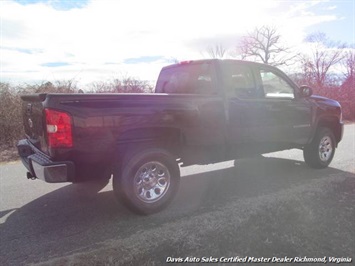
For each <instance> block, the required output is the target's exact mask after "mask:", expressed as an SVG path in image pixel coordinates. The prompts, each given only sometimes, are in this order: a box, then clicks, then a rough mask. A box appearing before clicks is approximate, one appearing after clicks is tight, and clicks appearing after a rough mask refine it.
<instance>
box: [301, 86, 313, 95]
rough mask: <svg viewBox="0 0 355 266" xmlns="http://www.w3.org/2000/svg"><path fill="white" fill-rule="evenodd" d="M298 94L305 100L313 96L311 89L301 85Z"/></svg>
mask: <svg viewBox="0 0 355 266" xmlns="http://www.w3.org/2000/svg"><path fill="white" fill-rule="evenodd" d="M300 93H301V97H302V98H307V97H309V96H311V95H312V94H313V90H312V88H310V87H308V86H306V85H303V86H301V87H300Z"/></svg>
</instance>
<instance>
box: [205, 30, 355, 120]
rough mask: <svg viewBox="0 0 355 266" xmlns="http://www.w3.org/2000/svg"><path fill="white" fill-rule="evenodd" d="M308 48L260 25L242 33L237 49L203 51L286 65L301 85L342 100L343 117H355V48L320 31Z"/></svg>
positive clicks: (212, 55) (307, 41)
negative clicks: (289, 42) (291, 43)
mask: <svg viewBox="0 0 355 266" xmlns="http://www.w3.org/2000/svg"><path fill="white" fill-rule="evenodd" d="M305 48H306V50H304V51H297V50H296V48H295V47H288V46H286V45H285V44H284V42H283V39H282V36H281V34H280V33H279V31H278V30H277V28H275V27H273V26H266V25H264V26H261V27H256V28H255V29H254V30H253V31H251V32H248V33H247V34H246V35H244V36H242V37H241V38H240V40H239V42H238V44H237V45H236V47H235V49H234V51H228V50H227V49H226V48H225V47H223V45H221V44H215V45H210V46H208V47H207V48H206V50H205V51H204V53H203V54H205V55H206V54H207V56H208V57H210V58H221V59H222V58H226V57H232V58H236V59H241V60H249V61H255V62H261V63H264V64H268V65H272V66H276V67H282V68H283V70H285V72H286V73H288V75H289V76H290V77H291V78H292V79H293V80H294V81H295V82H296V83H297V84H298V85H308V86H310V87H312V88H313V91H314V93H315V94H318V95H321V96H325V97H329V98H332V99H335V100H337V101H339V102H340V103H341V105H342V109H343V117H344V118H345V119H347V120H353V121H354V120H355V102H354V100H355V47H354V44H352V45H347V44H345V43H342V42H339V41H332V40H330V39H329V38H328V37H327V36H326V35H325V34H324V33H322V32H316V33H313V34H310V35H308V36H307V37H306V38H305Z"/></svg>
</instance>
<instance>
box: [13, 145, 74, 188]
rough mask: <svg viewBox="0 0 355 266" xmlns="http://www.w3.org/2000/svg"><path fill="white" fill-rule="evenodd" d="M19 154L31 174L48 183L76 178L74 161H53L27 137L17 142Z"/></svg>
mask: <svg viewBox="0 0 355 266" xmlns="http://www.w3.org/2000/svg"><path fill="white" fill-rule="evenodd" d="M17 150H18V154H19V155H20V157H21V160H22V163H23V164H24V166H25V167H26V168H27V170H28V172H29V173H30V175H31V176H32V177H34V178H38V179H41V180H43V181H46V182H48V183H60V182H69V181H72V180H73V179H74V175H75V166H74V163H73V162H70V161H63V162H53V161H51V160H50V158H49V156H48V155H46V154H44V153H43V152H41V151H40V150H38V149H37V148H36V147H35V146H34V145H32V144H31V142H30V141H28V140H27V139H22V140H20V141H19V142H18V144H17Z"/></svg>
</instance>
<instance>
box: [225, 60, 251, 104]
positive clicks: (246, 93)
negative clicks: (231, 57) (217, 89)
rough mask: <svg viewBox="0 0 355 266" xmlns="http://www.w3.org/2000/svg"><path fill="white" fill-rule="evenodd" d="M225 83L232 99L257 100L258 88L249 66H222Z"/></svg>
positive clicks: (231, 64)
mask: <svg viewBox="0 0 355 266" xmlns="http://www.w3.org/2000/svg"><path fill="white" fill-rule="evenodd" d="M222 73H223V83H224V87H225V90H226V93H227V95H228V96H230V97H237V98H240V99H253V98H256V87H255V82H254V77H253V74H252V71H251V69H250V68H249V67H247V66H242V65H238V64H235V63H233V62H231V63H229V62H225V63H224V64H223V65H222Z"/></svg>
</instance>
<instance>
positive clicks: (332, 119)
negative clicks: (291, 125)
mask: <svg viewBox="0 0 355 266" xmlns="http://www.w3.org/2000/svg"><path fill="white" fill-rule="evenodd" d="M322 127H326V128H329V129H330V130H331V131H332V132H333V134H334V137H335V142H336V143H335V144H336V147H337V146H338V143H339V142H340V140H341V138H342V136H341V134H342V130H341V124H340V123H339V118H338V117H337V116H329V115H327V116H321V117H320V118H319V119H318V122H317V126H316V127H315V130H314V132H313V136H312V140H313V139H314V138H315V136H316V133H317V130H319V129H320V128H322Z"/></svg>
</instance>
